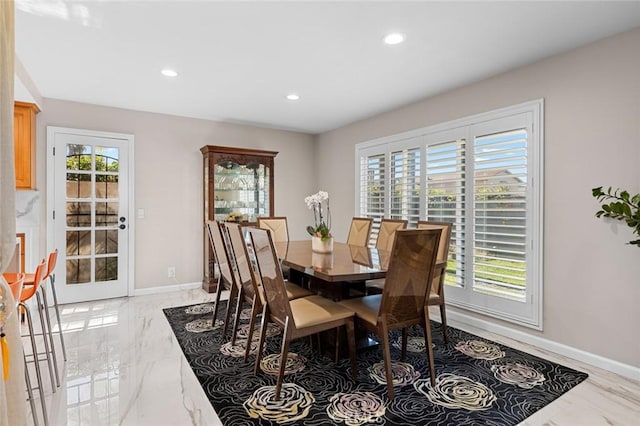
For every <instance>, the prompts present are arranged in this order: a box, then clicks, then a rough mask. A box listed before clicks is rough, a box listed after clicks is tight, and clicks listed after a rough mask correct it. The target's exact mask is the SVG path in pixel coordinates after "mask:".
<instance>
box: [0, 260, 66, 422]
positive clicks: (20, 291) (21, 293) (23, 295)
mask: <svg viewBox="0 0 640 426" xmlns="http://www.w3.org/2000/svg"><path fill="white" fill-rule="evenodd" d="M44 270H45V260H44V259H42V262H40V264H39V265H38V266H37V267H36V272H35V273H34V274H33V275H34V280H33V285H29V286H24V285H23V284H24V279H25V277H26V274H19V275H21V276H22V277H21V278H22V282H20V280H19V279H17V277H16V279H15V280H14V282H13V283H11V282H10V284H9V286H10V287H11V292H12V293H13V294H14V297H15V298H16V301H19V303H18V307H17V311H18V314H20V312H21V311H22V312H24V314H25V317H26V320H27V327H28V329H29V340H30V341H31V351H32V356H33V359H34V366H35V371H36V381H37V383H38V386H37V387H35V388H34V387H33V386H32V385H31V377H30V376H29V370H28V361H27V354H26V351H25V353H24V364H25V369H24V374H25V381H26V385H27V394H28V395H29V403H30V405H31V414H32V416H33V421H34V424H35V425H38V419H37V415H36V411H35V405H34V402H33V391H34V390H35V389H37V390H38V393H39V394H40V405H41V406H42V416H43V419H44V424H45V425H48V424H49V421H48V418H47V405H46V400H45V397H44V387H43V381H42V373H41V370H40V361H41V360H40V359H39V358H38V353H39V352H38V345H37V344H36V333H35V331H34V329H33V320H32V318H31V310H30V309H29V306H28V305H27V304H26V303H25V302H26V301H28V300H29V299H31V298H32V297H33V296H34V294H35V295H36V299H37V303H38V313H39V315H40V324H41V326H42V327H43V330H44V318H43V314H42V309H41V308H40V306H41V305H40V294H39V293H38V288H39V287H40V283H41V282H42V275H43V273H44ZM10 275H11V274H5V275H4V276H5V279H7V281H10V280H11V278H14V277H11V276H10ZM14 275H18V274H14ZM42 334H43V336H42V337H43V339H44V343H45V347H46V346H47V338H46V336H45V333H44V332H43V333H42ZM46 355H47V359H46V361H47V362H48V364H49V373H50V376H51V383H52V387H53V375H52V374H51V360H50V359H49V354H48V351H47V353H46ZM42 361H45V360H42ZM54 392H55V388H54Z"/></svg>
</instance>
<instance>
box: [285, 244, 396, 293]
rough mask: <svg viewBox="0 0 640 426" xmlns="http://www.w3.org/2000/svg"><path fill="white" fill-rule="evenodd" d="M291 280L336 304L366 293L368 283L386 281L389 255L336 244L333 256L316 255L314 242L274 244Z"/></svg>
mask: <svg viewBox="0 0 640 426" xmlns="http://www.w3.org/2000/svg"><path fill="white" fill-rule="evenodd" d="M275 247H276V251H277V252H278V257H279V258H280V261H281V263H282V265H283V266H288V267H289V281H291V282H294V283H296V284H300V285H303V286H305V287H308V288H310V289H311V290H313V291H315V292H316V293H318V294H320V295H322V296H324V297H328V298H331V299H333V300H335V301H338V300H341V299H345V298H348V297H351V296H352V295H362V294H364V289H365V286H364V283H365V282H366V281H367V280H371V279H377V278H384V277H385V276H386V274H387V267H388V265H389V254H390V253H389V252H388V251H386V250H381V249H377V248H375V247H362V246H353V245H348V244H345V243H340V242H334V243H333V251H332V252H331V253H316V252H314V251H313V250H312V249H311V240H300V241H282V242H276V243H275Z"/></svg>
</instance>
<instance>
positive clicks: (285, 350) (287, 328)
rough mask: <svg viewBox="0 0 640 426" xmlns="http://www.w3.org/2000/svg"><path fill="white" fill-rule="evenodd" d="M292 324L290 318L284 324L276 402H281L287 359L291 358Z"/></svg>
mask: <svg viewBox="0 0 640 426" xmlns="http://www.w3.org/2000/svg"><path fill="white" fill-rule="evenodd" d="M291 332H292V330H291V323H290V322H289V317H287V320H286V322H285V324H284V332H283V333H282V348H281V349H280V366H279V367H280V368H279V369H278V381H277V382H276V397H275V400H276V401H279V400H280V390H282V382H283V380H284V372H285V370H286V368H287V359H288V357H289V342H290V341H291Z"/></svg>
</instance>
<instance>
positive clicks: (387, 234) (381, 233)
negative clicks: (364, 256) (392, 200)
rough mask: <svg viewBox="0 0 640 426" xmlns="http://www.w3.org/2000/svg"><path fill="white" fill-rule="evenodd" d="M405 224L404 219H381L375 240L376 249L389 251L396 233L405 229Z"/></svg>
mask: <svg viewBox="0 0 640 426" xmlns="http://www.w3.org/2000/svg"><path fill="white" fill-rule="evenodd" d="M407 222H408V221H407V220H404V219H382V220H381V221H380V229H378V237H377V238H376V248H377V249H381V250H386V251H389V250H391V247H393V241H394V239H395V235H396V231H397V230H399V229H406V227H407Z"/></svg>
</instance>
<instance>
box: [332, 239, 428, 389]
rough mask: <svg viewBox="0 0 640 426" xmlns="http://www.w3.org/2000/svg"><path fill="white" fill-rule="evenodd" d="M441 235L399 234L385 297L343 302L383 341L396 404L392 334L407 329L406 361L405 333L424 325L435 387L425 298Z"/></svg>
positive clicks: (386, 370)
mask: <svg viewBox="0 0 640 426" xmlns="http://www.w3.org/2000/svg"><path fill="white" fill-rule="evenodd" d="M439 239H440V232H439V231H436V230H428V229H407V230H400V231H398V232H397V233H396V238H395V241H394V245H393V248H392V250H391V255H390V256H391V258H390V260H389V268H388V270H387V281H386V284H385V286H384V289H383V291H382V294H376V295H371V296H364V297H358V298H354V299H346V300H342V301H341V302H339V303H340V304H341V305H342V306H344V307H345V308H347V309H349V310H353V311H354V312H355V313H356V321H357V322H358V324H361V325H362V326H364V327H365V328H366V329H367V330H368V331H370V332H372V333H375V334H376V335H377V336H379V337H380V339H381V344H382V354H383V358H384V367H385V377H386V381H387V391H388V393H389V399H390V400H393V398H394V392H393V375H392V372H391V346H390V342H389V332H390V331H392V330H397V329H403V333H402V359H403V360H404V358H405V356H406V345H407V335H406V332H405V331H404V330H406V328H407V327H410V326H412V325H416V324H420V325H422V326H423V328H424V334H425V343H426V351H427V357H428V361H429V372H430V376H431V385H432V386H435V366H434V360H433V348H432V338H431V324H430V322H429V310H428V308H427V307H426V305H425V298H426V296H427V294H428V293H429V291H430V286H431V282H432V276H433V269H434V265H435V261H436V254H437V251H438V242H439Z"/></svg>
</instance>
